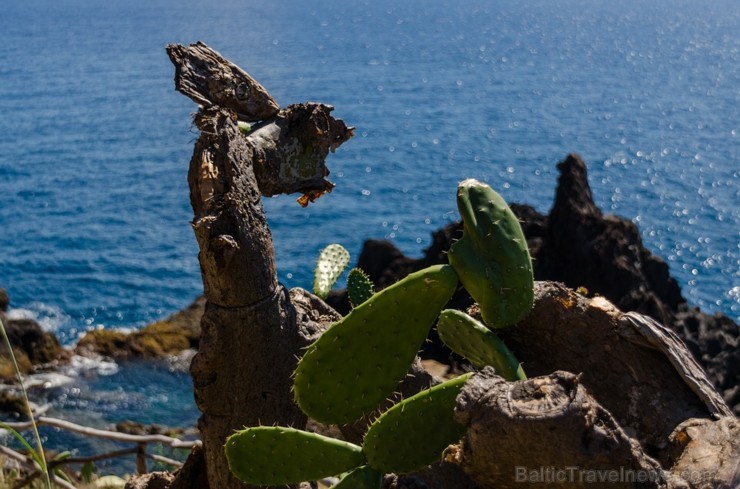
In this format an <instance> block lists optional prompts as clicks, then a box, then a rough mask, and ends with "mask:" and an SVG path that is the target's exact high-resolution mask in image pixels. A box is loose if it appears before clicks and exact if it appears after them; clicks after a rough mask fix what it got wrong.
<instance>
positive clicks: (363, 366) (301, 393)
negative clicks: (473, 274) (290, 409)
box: [293, 265, 457, 424]
mask: <svg viewBox="0 0 740 489" xmlns="http://www.w3.org/2000/svg"><path fill="white" fill-rule="evenodd" d="M456 287H457V275H456V274H455V272H454V271H453V270H452V267H450V266H449V265H436V266H432V267H429V268H426V269H424V270H421V271H418V272H415V273H412V274H410V275H409V276H407V277H406V278H404V279H403V280H401V281H399V282H397V283H396V284H394V285H391V286H390V287H388V288H387V289H384V290H382V291H380V292H378V293H377V294H375V295H374V296H373V297H372V298H371V299H369V300H368V301H366V302H364V303H363V304H361V305H359V306H357V307H356V308H354V309H353V310H352V312H350V313H349V314H348V315H347V316H346V317H345V318H343V319H342V320H340V321H339V322H337V323H335V324H333V325H332V326H331V327H330V328H329V329H327V330H326V331H325V332H324V334H323V335H321V337H319V339H318V340H316V341H315V342H314V343H313V344H312V345H311V346H309V347H308V350H307V351H306V353H305V355H303V358H301V360H300V362H299V363H298V367H297V369H296V372H295V382H294V386H293V387H294V393H295V398H296V402H297V403H298V405H299V406H300V407H301V409H302V410H303V412H304V413H306V414H307V415H309V416H310V417H312V418H314V419H315V420H317V421H319V422H322V423H326V424H341V423H349V422H350V421H354V420H356V419H358V418H360V417H361V416H363V415H364V414H367V413H369V412H371V411H372V410H373V409H375V408H376V407H377V406H378V405H379V404H380V403H381V402H382V401H383V400H384V399H386V398H387V397H388V395H389V394H390V393H391V392H393V389H394V388H395V387H396V385H397V384H398V382H399V381H400V380H401V379H402V378H403V376H404V375H406V373H407V372H408V369H409V365H410V364H411V362H412V361H413V360H414V357H415V356H416V353H417V351H418V350H419V347H420V346H421V344H422V342H423V341H424V339H425V338H426V337H427V334H428V333H429V329H430V328H431V327H432V324H433V323H434V320H435V319H437V316H438V315H439V312H440V311H441V310H442V308H443V307H444V305H445V304H446V303H447V301H448V300H449V299H450V297H452V293H453V292H454V291H455V289H456Z"/></svg>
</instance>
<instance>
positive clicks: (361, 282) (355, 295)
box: [347, 268, 374, 307]
mask: <svg viewBox="0 0 740 489" xmlns="http://www.w3.org/2000/svg"><path fill="white" fill-rule="evenodd" d="M373 293H374V291H373V283H372V282H371V281H370V277H368V276H367V274H365V272H363V271H362V269H360V268H353V269H352V270H350V271H349V275H348V276H347V295H348V296H349V303H350V304H352V307H357V306H359V305H360V304H362V303H363V302H365V301H366V300H368V299H369V298H370V297H372V296H373Z"/></svg>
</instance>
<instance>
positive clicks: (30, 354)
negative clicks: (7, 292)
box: [0, 318, 69, 382]
mask: <svg viewBox="0 0 740 489" xmlns="http://www.w3.org/2000/svg"><path fill="white" fill-rule="evenodd" d="M3 323H4V324H5V331H6V333H7V335H8V339H9V340H10V344H11V346H12V347H13V353H14V355H15V358H16V361H17V363H18V367H19V370H20V371H21V373H22V374H23V375H26V374H29V373H31V372H32V371H34V370H38V369H45V368H53V367H54V366H56V365H58V364H60V363H63V362H66V361H67V360H68V359H69V352H68V351H67V350H65V349H64V348H62V346H61V345H60V344H59V340H57V338H56V336H54V334H53V333H49V332H46V331H44V330H43V329H42V328H41V325H39V323H37V322H36V321H34V320H32V319H7V318H3ZM0 381H6V382H15V381H16V374H15V369H14V368H13V365H12V363H11V361H10V357H9V355H8V350H7V347H6V346H5V343H4V342H3V343H1V344H0Z"/></svg>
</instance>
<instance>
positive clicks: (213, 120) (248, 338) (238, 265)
mask: <svg viewBox="0 0 740 489" xmlns="http://www.w3.org/2000/svg"><path fill="white" fill-rule="evenodd" d="M167 51H168V54H169V55H170V58H171V59H172V61H173V63H174V64H175V66H176V87H177V89H178V90H180V91H181V92H182V93H184V94H185V95H187V96H189V97H190V98H192V99H193V100H195V101H196V102H197V103H199V104H200V105H201V106H202V107H201V109H200V111H199V112H198V114H197V115H196V117H195V123H196V126H197V127H198V129H199V130H200V133H201V134H200V137H199V139H198V141H197V142H196V144H195V151H194V153H193V157H192V159H191V162H190V170H189V173H188V182H189V184H190V200H191V204H192V207H193V212H194V219H193V223H192V224H193V229H194V231H195V236H196V238H197V241H198V245H199V247H200V253H199V255H198V259H199V261H200V266H201V274H202V277H203V287H204V292H205V295H206V298H207V304H206V309H205V313H204V315H203V319H202V321H201V326H202V333H201V341H200V347H199V351H198V353H197V355H196V356H195V358H194V359H193V363H192V365H191V374H192V377H193V384H194V390H195V399H196V403H197V405H198V408H199V409H200V411H201V413H202V416H201V418H200V420H199V422H198V427H199V429H200V432H201V436H202V439H203V452H204V459H205V465H206V467H207V474H208V484H209V486H210V487H211V488H212V489H229V488H237V487H239V488H243V487H246V486H245V485H244V484H242V483H240V482H239V481H238V480H236V479H235V478H234V477H233V476H232V475H231V473H230V471H229V469H228V465H227V461H226V458H225V455H224V450H223V446H224V443H225V440H226V438H227V437H228V436H230V435H231V434H233V433H234V431H235V430H237V429H241V428H243V427H245V426H257V425H271V424H281V425H287V426H295V427H299V428H303V427H305V424H306V417H305V415H304V414H303V413H302V412H301V411H300V409H299V408H298V407H297V405H296V404H295V403H294V401H293V395H292V392H291V386H292V382H291V375H292V373H293V370H294V368H295V365H296V359H297V357H298V355H299V354H300V351H301V348H302V347H304V346H306V344H307V342H309V341H310V339H311V338H310V335H311V334H312V333H313V332H312V331H308V330H307V329H306V327H305V326H306V324H305V323H306V319H305V317H304V316H305V314H303V313H302V312H301V306H300V305H299V307H298V311H297V310H296V307H294V306H293V303H292V301H291V297H290V295H289V294H288V292H287V291H286V290H285V289H284V288H283V286H282V285H281V284H279V283H278V281H277V273H276V269H275V260H274V252H273V245H272V237H271V234H270V230H269V228H268V226H267V220H266V218H265V215H264V212H263V209H262V202H261V195H275V194H279V193H291V192H296V191H298V192H303V193H304V194H305V195H306V197H305V199H306V200H312V199H313V198H316V197H317V196H318V195H320V194H321V193H323V192H325V191H328V190H330V189H331V187H332V184H331V183H330V182H328V181H326V180H324V177H325V176H326V175H328V170H327V169H326V166H325V163H324V160H325V158H326V156H327V154H328V152H329V151H333V149H334V148H336V147H337V146H339V145H340V144H341V143H342V142H344V141H346V140H347V139H349V137H351V135H352V129H351V128H348V127H347V126H345V125H344V123H343V122H342V121H338V120H335V119H333V118H332V117H331V116H330V115H329V113H330V112H331V110H332V108H331V107H330V106H326V105H322V104H302V105H295V106H290V107H288V108H286V109H285V110H283V111H279V112H278V106H277V104H276V103H275V102H274V100H273V99H272V97H271V96H270V95H269V93H267V91H266V90H265V89H264V88H262V87H261V86H260V85H259V84H258V83H257V82H256V81H254V80H253V79H252V78H251V77H249V75H247V74H246V73H245V72H243V71H242V70H240V69H239V68H238V67H236V66H235V65H234V64H232V63H230V62H228V61H227V60H225V59H224V58H223V57H221V56H220V55H219V54H218V53H216V52H215V51H213V50H211V49H210V48H208V47H207V46H206V45H204V44H202V43H198V44H196V45H192V46H190V47H188V48H186V47H183V46H178V45H171V46H168V48H167ZM238 117H239V118H241V119H242V120H249V121H257V120H263V122H262V123H261V124H260V125H259V127H261V128H262V129H259V128H258V129H255V130H254V131H253V133H252V134H250V136H251V137H245V135H243V134H242V132H241V131H240V129H239V127H238V126H237V122H238V119H237V118H238ZM264 119H267V120H264ZM276 148H279V149H278V150H276ZM183 472H187V471H183ZM179 484H180V485H179V486H178V487H188V485H187V484H183V481H179Z"/></svg>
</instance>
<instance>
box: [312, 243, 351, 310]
mask: <svg viewBox="0 0 740 489" xmlns="http://www.w3.org/2000/svg"><path fill="white" fill-rule="evenodd" d="M347 265H349V251H347V250H346V249H345V248H344V246H342V245H340V244H336V243H334V244H330V245H329V246H327V247H326V248H324V249H323V250H321V253H319V259H318V261H317V262H316V269H315V270H314V278H313V293H314V294H316V295H317V296H319V297H321V298H322V299H326V296H327V295H329V291H330V290H331V288H332V287H334V284H335V283H336V281H337V279H338V278H339V276H340V275H342V272H344V269H345V268H347Z"/></svg>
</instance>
